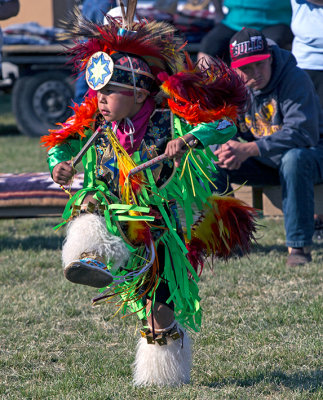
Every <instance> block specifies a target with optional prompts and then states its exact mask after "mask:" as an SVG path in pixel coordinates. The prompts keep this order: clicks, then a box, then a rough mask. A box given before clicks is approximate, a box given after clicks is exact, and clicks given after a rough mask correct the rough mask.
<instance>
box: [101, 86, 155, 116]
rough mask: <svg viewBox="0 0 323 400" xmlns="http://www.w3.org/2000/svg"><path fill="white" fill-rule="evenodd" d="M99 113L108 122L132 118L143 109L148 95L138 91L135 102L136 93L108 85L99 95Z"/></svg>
mask: <svg viewBox="0 0 323 400" xmlns="http://www.w3.org/2000/svg"><path fill="white" fill-rule="evenodd" d="M97 96H98V105H99V111H100V112H101V114H102V115H103V118H104V119H105V120H106V121H107V122H113V121H121V120H122V119H124V118H131V117H133V116H134V115H136V114H137V112H138V111H139V110H140V109H141V107H142V105H143V102H144V100H145V99H146V97H147V95H146V94H144V93H142V92H140V91H137V101H136V102H135V97H134V91H133V90H131V89H126V88H122V87H118V86H114V85H109V84H108V85H106V86H105V87H103V88H102V89H100V90H99V91H98V93H97Z"/></svg>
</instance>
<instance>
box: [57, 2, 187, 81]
mask: <svg viewBox="0 0 323 400" xmlns="http://www.w3.org/2000/svg"><path fill="white" fill-rule="evenodd" d="M120 3H121V10H123V12H122V17H112V16H110V15H109V14H107V15H106V18H105V20H106V23H105V24H104V25H99V24H96V23H94V22H92V21H90V20H88V19H86V18H85V17H84V16H82V15H81V13H80V11H79V10H78V9H75V10H74V11H73V12H72V13H71V14H70V15H69V18H68V20H67V21H65V22H64V28H65V30H66V32H64V34H63V35H61V37H62V38H63V39H69V40H73V41H74V43H75V45H74V46H73V47H71V48H69V49H68V54H69V55H70V57H71V61H70V62H71V63H72V64H74V68H75V70H76V71H85V69H86V67H87V64H88V62H89V60H90V58H91V57H92V56H93V55H94V54H95V53H97V52H103V53H106V54H107V55H108V56H110V57H111V56H112V55H113V54H115V53H124V54H128V55H134V56H137V57H140V58H141V59H143V60H144V61H145V62H146V63H147V64H148V66H149V68H150V71H151V73H152V75H153V76H154V77H157V74H158V73H159V72H163V71H164V72H167V73H174V72H177V71H178V70H179V68H181V67H182V65H183V52H182V51H181V49H182V48H183V46H184V43H183V41H182V39H180V38H179V37H177V36H175V28H174V26H172V25H170V24H168V23H165V22H156V21H153V22H147V21H134V13H135V9H136V3H137V1H131V0H129V1H128V7H127V10H126V11H125V9H124V7H123V4H122V2H120Z"/></svg>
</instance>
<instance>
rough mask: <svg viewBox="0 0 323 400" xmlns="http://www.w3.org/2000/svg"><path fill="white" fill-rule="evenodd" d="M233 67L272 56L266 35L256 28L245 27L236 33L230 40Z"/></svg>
mask: <svg viewBox="0 0 323 400" xmlns="http://www.w3.org/2000/svg"><path fill="white" fill-rule="evenodd" d="M230 56H231V68H239V67H242V66H243V65H246V64H250V63H253V62H256V61H261V60H265V59H266V58H269V57H270V50H269V48H268V44H267V40H266V38H265V36H264V35H263V34H262V33H261V32H259V31H257V30H256V29H251V28H243V29H241V31H239V32H237V33H236V34H234V35H233V36H232V38H231V40H230Z"/></svg>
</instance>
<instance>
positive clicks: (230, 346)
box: [0, 219, 323, 400]
mask: <svg viewBox="0 0 323 400" xmlns="http://www.w3.org/2000/svg"><path fill="white" fill-rule="evenodd" d="M56 223H57V220H56V219H39V220H36V219H26V220H6V221H4V220H2V221H0V241H1V252H0V281H1V283H2V285H1V289H0V318H1V321H2V323H1V334H0V340H1V350H0V351H1V356H0V371H1V374H0V376H1V378H0V382H1V383H0V398H1V399H2V398H3V399H7V398H8V399H96V400H98V399H120V400H121V399H138V400H139V399H156V400H157V399H183V400H184V399H322V398H323V383H322V381H323V368H322V367H323V365H322V356H323V351H322V350H323V347H322V332H323V326H322V315H323V307H322V288H323V285H322V282H323V271H322V263H323V250H322V248H321V247H319V246H318V245H316V246H314V250H313V262H312V263H311V264H309V265H307V266H303V267H297V268H289V267H287V266H286V264H285V259H286V254H285V247H284V246H283V240H284V237H283V227H282V222H281V221H280V220H264V221H262V225H263V227H262V228H260V231H259V233H258V236H261V238H260V239H259V244H258V245H257V246H255V247H254V248H253V251H252V253H251V255H250V257H249V258H247V257H244V258H242V259H240V260H239V259H232V260H230V261H229V262H228V263H223V262H218V263H216V264H215V265H214V266H213V270H212V271H211V270H210V269H209V268H205V271H204V274H203V275H202V279H201V285H200V287H201V296H202V299H203V300H202V306H203V309H204V320H203V325H202V330H201V332H200V333H198V334H193V335H192V339H193V357H194V360H193V361H194V362H193V370H192V382H191V384H190V385H187V386H184V387H181V388H177V389H165V390H163V391H162V392H161V391H160V390H159V389H158V388H135V387H133V386H132V384H131V379H132V373H131V363H132V362H133V358H134V349H135V344H136V341H137V339H138V337H139V332H138V327H139V325H138V323H137V319H136V317H134V316H130V317H127V318H124V319H121V318H120V315H117V316H116V317H115V318H113V319H112V318H111V317H112V315H113V314H114V312H115V311H116V308H115V307H114V306H113V305H102V306H100V307H97V308H92V307H91V305H90V300H91V298H92V297H93V296H94V295H95V294H96V290H95V289H91V288H87V287H83V286H76V285H73V284H71V283H69V282H67V281H66V280H65V279H64V277H63V274H62V271H61V266H60V247H61V243H62V239H63V236H64V232H63V230H60V231H58V232H57V233H55V232H54V231H53V230H52V229H51V227H52V226H53V225H55V224H56Z"/></svg>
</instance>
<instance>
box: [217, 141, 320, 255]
mask: <svg viewBox="0 0 323 400" xmlns="http://www.w3.org/2000/svg"><path fill="white" fill-rule="evenodd" d="M218 171H219V173H218V174H217V176H216V178H215V179H216V182H215V184H216V185H217V187H218V192H219V193H223V192H224V191H225V190H226V189H227V182H228V181H229V183H238V184H242V183H245V182H246V181H247V184H248V185H281V187H282V202H283V204H282V206H283V213H284V222H285V231H286V245H287V246H289V247H304V246H309V245H311V244H312V236H313V233H314V185H315V184H317V183H323V149H322V148H314V147H311V148H295V149H291V150H289V151H287V152H286V153H285V154H284V156H283V157H282V159H281V163H280V166H279V168H277V169H276V168H271V167H268V166H267V165H265V164H264V163H263V162H262V159H261V158H260V157H252V158H249V159H248V160H246V161H245V162H244V163H243V164H242V165H241V167H240V168H239V169H238V170H234V171H229V170H227V169H224V168H220V167H218Z"/></svg>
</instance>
